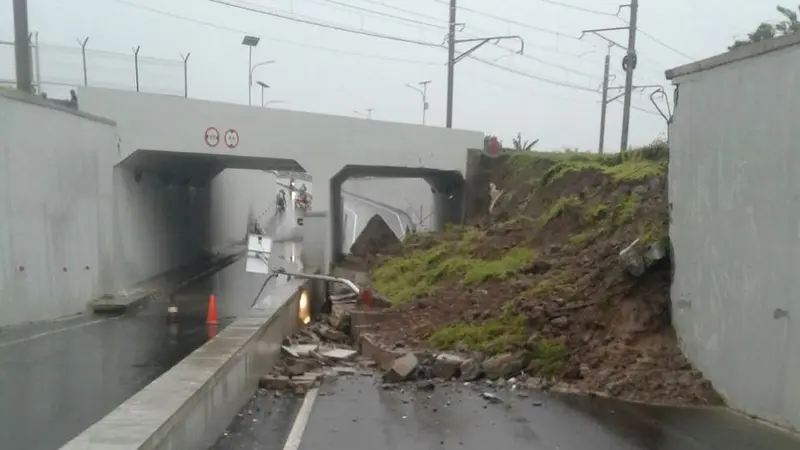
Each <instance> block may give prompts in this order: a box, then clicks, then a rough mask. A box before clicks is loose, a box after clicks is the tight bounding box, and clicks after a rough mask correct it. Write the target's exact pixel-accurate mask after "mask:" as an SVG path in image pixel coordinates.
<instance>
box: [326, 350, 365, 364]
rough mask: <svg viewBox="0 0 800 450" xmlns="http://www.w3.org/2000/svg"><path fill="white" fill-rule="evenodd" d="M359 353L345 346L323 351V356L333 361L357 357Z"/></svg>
mask: <svg viewBox="0 0 800 450" xmlns="http://www.w3.org/2000/svg"><path fill="white" fill-rule="evenodd" d="M357 354H358V352H356V351H355V350H349V349H345V348H334V349H331V350H325V351H323V352H322V353H321V355H322V356H323V357H325V358H328V359H331V360H333V361H350V360H353V359H355V357H356V355H357Z"/></svg>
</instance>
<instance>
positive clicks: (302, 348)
mask: <svg viewBox="0 0 800 450" xmlns="http://www.w3.org/2000/svg"><path fill="white" fill-rule="evenodd" d="M281 348H282V349H283V351H284V352H285V353H286V354H288V355H289V356H291V357H292V358H305V357H308V356H309V355H310V354H311V352H313V351H316V350H317V346H316V345H314V344H297V345H284V346H283V347H281Z"/></svg>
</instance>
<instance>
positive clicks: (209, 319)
mask: <svg viewBox="0 0 800 450" xmlns="http://www.w3.org/2000/svg"><path fill="white" fill-rule="evenodd" d="M206 324H208V325H218V324H219V320H217V300H216V299H215V298H214V294H211V295H209V296H208V314H207V315H206Z"/></svg>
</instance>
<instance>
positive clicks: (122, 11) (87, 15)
mask: <svg viewBox="0 0 800 450" xmlns="http://www.w3.org/2000/svg"><path fill="white" fill-rule="evenodd" d="M223 1H225V2H227V3H230V4H233V5H239V6H242V7H244V8H250V9H252V10H256V11H252V10H251V11H248V10H244V9H241V8H237V7H234V6H226V5H221V4H217V3H213V2H211V1H210V0H29V1H28V3H29V14H30V30H31V31H38V32H39V39H40V42H41V43H42V45H41V49H42V52H41V58H40V59H41V67H42V78H43V80H44V81H45V82H47V81H52V82H58V83H62V84H71V83H74V84H77V83H80V82H81V81H82V77H83V75H82V69H81V58H80V51H79V50H80V47H79V45H78V42H77V39H78V38H85V37H89V41H88V43H87V49H89V50H91V51H90V53H89V58H87V59H88V63H87V65H88V70H87V72H88V78H89V84H98V85H104V86H110V87H124V88H127V89H130V88H131V87H132V86H133V84H134V82H133V63H132V61H133V58H132V55H131V54H132V48H133V47H136V46H141V50H140V56H141V57H142V61H141V63H140V83H141V87H142V90H143V91H151V92H152V91H157V92H166V93H174V94H182V93H183V69H182V63H181V59H180V58H181V56H180V54H181V53H183V54H186V53H188V52H191V57H190V59H189V96H190V97H195V98H203V99H209V100H216V101H224V102H232V103H244V104H246V103H247V95H248V92H247V70H248V67H247V64H248V62H247V58H248V54H247V48H246V47H244V46H242V45H241V39H242V36H243V35H244V34H245V33H247V34H253V35H257V36H260V37H261V43H260V44H259V46H258V47H257V48H256V49H255V50H254V54H253V62H254V63H257V62H261V61H265V60H272V59H274V60H276V61H277V62H276V63H275V64H272V65H266V66H262V67H259V68H258V69H256V71H255V77H254V78H255V79H256V80H260V81H263V82H265V83H267V84H269V85H270V86H271V89H268V90H267V92H266V94H265V95H266V100H271V101H273V102H275V101H282V103H272V104H270V106H271V107H279V108H287V109H293V110H300V111H312V112H321V113H329V114H339V115H350V116H353V115H355V113H354V110H359V111H361V112H362V113H366V109H368V108H373V109H374V110H373V112H372V116H373V118H374V119H376V120H391V121H400V122H412V123H418V122H420V121H421V96H420V94H419V93H417V92H414V91H412V90H411V89H409V88H408V87H405V86H404V84H405V83H409V84H412V85H416V84H417V83H418V82H419V81H421V80H431V83H430V85H429V88H428V101H429V103H430V110H429V111H428V124H429V125H436V126H444V123H445V101H446V81H447V78H446V77H447V69H446V66H445V62H446V57H447V52H446V50H445V49H444V47H438V46H437V45H432V44H441V43H442V41H443V38H444V36H445V34H446V27H447V19H448V8H447V5H446V3H445V2H446V0H223ZM618 4H619V2H617V1H613V0H493V1H487V0H483V1H481V0H459V6H460V7H462V8H463V9H460V10H459V17H458V22H462V23H465V24H466V26H465V28H464V29H463V31H462V32H460V33H459V36H458V37H459V38H470V37H476V36H487V35H508V34H511V35H521V36H522V37H523V38H524V40H525V52H524V55H521V56H520V55H514V54H513V51H514V50H516V49H517V46H518V44H517V43H516V42H515V41H503V42H501V43H500V46H501V47H505V48H501V47H498V46H494V45H487V46H484V47H483V48H481V49H479V50H477V51H476V52H475V53H474V55H475V56H476V57H478V58H480V59H481V60H482V61H476V60H470V59H465V60H463V61H461V62H459V63H458V64H457V66H456V83H455V114H454V127H456V128H463V129H471V130H477V131H482V132H487V133H494V134H497V135H498V136H500V137H501V139H503V140H506V141H507V142H508V143H510V140H511V138H512V136H514V135H516V133H517V132H521V133H522V136H523V138H524V139H532V138H540V139H541V141H540V145H539V146H540V147H541V148H543V149H557V148H563V147H569V148H576V147H577V148H580V149H582V150H594V149H596V148H597V136H598V128H599V117H600V104H599V100H600V94H599V92H596V91H595V90H596V89H598V87H599V85H600V84H601V82H602V73H603V57H604V55H605V51H606V44H605V43H604V42H603V41H601V40H600V39H598V38H595V37H591V36H587V37H585V38H584V39H583V40H580V41H579V40H577V39H575V37H577V36H579V35H580V31H581V30H582V29H588V28H605V27H618V26H625V23H624V22H623V21H621V20H620V19H619V18H618V17H615V14H616V12H617V5H618ZM0 5H2V7H0V11H2V13H0V40H5V41H11V40H13V35H14V32H13V20H12V0H0ZM348 5H349V6H348ZM571 6H572V7H571ZM584 8H585V9H588V11H587V10H582V9H584ZM470 10H471V11H470ZM258 11H262V12H269V13H277V14H280V15H284V16H290V17H294V18H295V19H301V20H308V21H313V22H318V23H323V24H326V25H331V26H337V27H340V28H345V29H348V30H362V31H364V32H366V33H370V34H380V35H384V36H388V37H391V38H401V39H405V40H410V41H417V43H408V42H400V41H399V40H394V39H384V38H377V37H372V36H365V35H359V34H355V33H351V32H343V31H337V30H333V29H329V28H324V27H321V26H318V25H310V24H306V23H302V22H299V21H297V20H288V19H284V18H278V17H274V16H270V15H267V14H263V13H261V12H258ZM627 14H628V12H627V10H623V12H622V14H621V17H623V18H627ZM777 18H778V14H777V12H776V11H775V5H774V4H772V3H771V2H764V1H763V0H735V1H733V2H730V1H723V0H643V1H642V2H641V6H640V19H639V29H640V33H639V35H638V38H637V48H638V51H639V65H638V67H637V71H636V77H635V82H636V83H637V84H666V80H665V79H664V75H663V73H664V70H665V69H668V68H672V67H675V66H678V65H682V64H684V63H687V62H690V61H691V60H694V59H701V58H705V57H708V56H711V55H714V54H717V53H721V52H723V51H724V50H725V48H726V46H727V45H728V44H730V43H731V41H732V40H733V39H734V38H736V37H741V36H743V35H744V34H745V33H746V32H747V31H751V30H752V29H753V28H754V27H755V26H756V25H757V24H758V22H760V21H762V20H768V21H773V20H775V19H777ZM606 36H608V37H609V38H612V39H614V40H616V41H617V42H619V43H620V44H623V45H624V44H625V43H626V38H627V36H626V34H625V32H624V31H615V32H610V33H607V34H606ZM423 44H428V45H423ZM468 46H469V45H468V44H460V46H459V49H461V50H465V49H466V48H468ZM100 51H102V52H100ZM104 52H108V53H104ZM114 53H119V54H125V55H124V56H122V55H120V56H118V55H115V54H114ZM622 56H623V51H622V50H621V49H614V50H613V51H612V57H613V59H612V74H613V75H614V76H615V80H613V82H612V84H614V85H616V84H619V83H622V82H623V80H624V73H623V72H622V68H621V62H620V59H621V57H622ZM145 57H148V58H160V59H158V60H155V59H148V58H145ZM163 59H168V60H173V61H175V62H169V61H163ZM498 66H499V67H498ZM13 72H14V69H13V49H12V48H11V47H10V46H7V45H3V46H0V79H3V78H10V77H12V76H13ZM44 88H45V91H49V92H50V93H51V95H58V94H61V95H63V93H64V92H65V91H64V89H65V88H64V87H61V88H59V87H57V86H55V85H47V84H45V85H44ZM67 90H68V88H67ZM670 92H671V88H670ZM260 99H261V93H260V88H259V87H258V86H254V88H253V101H254V104H257V103H258V102H259V101H260ZM633 104H634V107H635V108H638V109H637V110H634V111H633V114H632V119H631V143H632V144H634V145H638V144H644V143H647V142H650V141H652V140H653V139H654V138H656V137H657V136H659V135H660V134H661V135H662V136H663V134H664V133H665V129H666V126H665V122H664V120H663V119H662V118H661V116H659V115H658V114H657V113H656V112H655V110H654V109H653V107H652V106H651V104H650V101H649V99H648V95H647V93H645V94H634V97H633ZM621 116H622V105H621V102H620V103H612V104H611V105H610V106H609V119H608V124H607V131H606V135H607V138H606V139H607V140H606V142H607V146H606V148H607V149H608V150H615V149H616V148H617V147H618V146H619V138H620V124H621Z"/></svg>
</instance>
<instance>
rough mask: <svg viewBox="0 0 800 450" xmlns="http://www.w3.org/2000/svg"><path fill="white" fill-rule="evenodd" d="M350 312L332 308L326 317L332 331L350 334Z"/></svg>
mask: <svg viewBox="0 0 800 450" xmlns="http://www.w3.org/2000/svg"><path fill="white" fill-rule="evenodd" d="M350 315H351V314H350V311H348V310H346V309H344V308H341V307H336V306H334V307H333V310H332V311H331V315H330V316H328V323H329V324H330V326H331V327H333V329H334V330H336V331H339V332H342V333H349V332H350Z"/></svg>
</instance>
